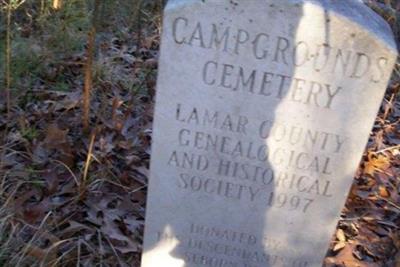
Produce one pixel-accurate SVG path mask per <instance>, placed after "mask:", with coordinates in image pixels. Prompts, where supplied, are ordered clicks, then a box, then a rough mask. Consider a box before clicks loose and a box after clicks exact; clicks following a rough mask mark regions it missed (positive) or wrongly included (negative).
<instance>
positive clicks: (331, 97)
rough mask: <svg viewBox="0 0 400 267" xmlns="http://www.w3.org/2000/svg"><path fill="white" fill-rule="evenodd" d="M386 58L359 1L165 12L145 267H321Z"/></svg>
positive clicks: (379, 93)
mask: <svg viewBox="0 0 400 267" xmlns="http://www.w3.org/2000/svg"><path fill="white" fill-rule="evenodd" d="M396 56H397V49H396V44H395V42H394V38H393V36H392V33H391V30H390V28H389V26H388V25H387V24H386V22H384V21H383V20H382V19H381V18H380V17H379V16H378V15H376V14H375V13H374V12H373V11H371V10H370V9H369V8H367V7H366V6H364V5H363V4H362V3H361V2H359V1H356V0H319V1H317V0H315V1H312V0H275V1H273V0H246V1H239V0H170V1H169V3H168V5H167V7H166V9H165V17H164V26H163V36H162V41H161V58H160V65H159V74H158V86H157V96H156V111H155V121H154V133H153V147H152V158H151V175H150V181H149V191H148V201H147V210H146V212H147V214H146V223H145V238H144V248H143V249H144V251H143V259H142V267H181V266H187V267H195V266H211V267H269V266H271V267H272V266H273V267H275V266H284V267H308V266H321V265H322V261H323V258H324V256H325V254H326V252H327V249H328V246H329V241H330V238H331V236H332V234H333V232H334V230H335V226H336V224H337V221H338V219H339V215H340V211H341V209H342V208H343V206H344V203H345V199H346V196H347V194H348V192H349V189H350V186H351V183H352V180H353V176H354V173H355V171H356V168H357V166H358V164H359V162H360V159H361V156H362V153H363V151H364V148H365V145H366V143H367V140H368V136H369V133H370V130H371V128H372V125H373V122H374V119H375V117H376V114H377V111H378V108H379V106H380V103H381V101H382V98H383V95H384V92H385V89H386V86H387V83H388V81H389V78H390V75H391V72H392V69H393V66H394V64H395V61H396Z"/></svg>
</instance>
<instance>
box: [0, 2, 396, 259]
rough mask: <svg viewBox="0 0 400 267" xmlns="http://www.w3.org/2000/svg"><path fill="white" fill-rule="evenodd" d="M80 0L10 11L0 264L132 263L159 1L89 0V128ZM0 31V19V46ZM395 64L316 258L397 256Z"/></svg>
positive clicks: (1, 101)
mask: <svg viewBox="0 0 400 267" xmlns="http://www.w3.org/2000/svg"><path fill="white" fill-rule="evenodd" d="M84 2H85V1H78V0H71V1H69V2H67V3H66V4H65V6H63V7H62V8H61V9H59V10H53V9H51V8H50V7H46V6H44V7H43V6H41V7H40V8H39V7H38V6H36V5H34V4H32V3H31V4H29V2H28V3H27V4H24V5H21V6H20V7H19V8H18V9H17V10H15V11H14V13H13V17H12V18H13V21H12V25H11V26H12V33H13V34H12V58H11V66H10V67H11V70H12V77H11V78H12V79H11V81H12V86H11V88H12V106H11V110H10V112H9V113H8V112H7V103H6V100H7V97H6V94H5V90H1V93H0V94H1V97H0V112H1V116H0V140H1V143H0V146H1V152H0V157H1V158H0V173H1V176H0V266H134V267H138V266H139V262H140V254H141V246H142V236H143V227H144V214H145V205H146V192H147V181H148V176H149V159H150V145H151V134H152V116H153V108H154V95H155V85H156V75H157V60H158V48H159V37H160V29H161V15H160V14H161V13H160V8H159V7H158V6H156V5H154V4H147V5H145V6H144V7H143V9H142V10H141V11H140V16H139V17H140V20H139V21H137V20H132V13H134V12H136V11H135V10H131V8H129V7H128V6H126V1H125V2H124V1H116V2H115V3H117V5H118V8H115V9H114V10H113V11H110V10H111V9H110V8H109V7H107V6H105V7H103V10H101V12H102V13H101V14H102V16H103V17H105V18H107V20H100V21H107V23H105V22H104V23H102V25H100V26H99V29H98V34H97V38H96V57H95V61H94V64H93V88H92V91H91V104H90V129H91V130H90V132H89V133H84V131H83V128H82V103H81V102H82V89H83V83H84V76H83V73H84V66H85V64H86V63H85V62H86V53H85V51H86V48H87V32H88V29H89V28H90V26H89V24H90V21H89V19H88V18H87V10H88V9H90V8H91V7H90V6H87V5H86V4H85V3H84ZM149 2H151V1H149ZM124 3H125V5H124ZM3 12H4V10H3ZM121 14H122V15H121ZM137 14H138V13H137V12H136V15H137ZM3 15H4V13H2V14H1V16H2V17H4V16H3ZM133 17H134V16H133ZM391 22H392V21H391ZM392 24H393V23H392ZM115 25H117V26H115ZM6 31H7V27H6V26H5V24H3V23H2V24H1V25H0V49H1V50H5V45H4V44H5V42H4V40H5V36H6ZM0 62H5V58H4V53H2V54H1V56H0ZM4 70H5V64H3V63H2V64H1V65H0V73H4ZM397 70H398V69H397ZM397 70H396V71H395V73H394V75H393V78H392V81H391V83H390V85H389V87H388V90H387V92H386V95H385V99H384V101H383V102H382V106H381V108H380V111H379V115H378V117H377V118H376V121H375V125H374V128H373V131H372V133H371V136H370V139H369V142H368V146H367V148H366V150H365V152H364V155H363V159H362V162H361V164H360V166H359V169H358V171H357V173H356V176H355V178H354V182H353V186H352V189H351V191H350V194H349V197H348V199H347V203H346V207H345V208H344V209H343V211H342V215H341V220H340V222H339V224H338V227H337V230H336V233H335V234H334V235H333V237H332V240H331V246H330V250H329V251H328V253H327V258H326V260H325V266H330V267H333V266H347V267H356V266H368V267H375V266H376V267H381V266H387V267H399V266H400V178H399V177H400V131H399V130H400V127H399V125H400V93H399V90H400V75H399V73H398V72H397ZM4 80H5V76H4V75H3V76H0V82H1V83H2V84H3V83H4ZM310 235H312V233H310Z"/></svg>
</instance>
